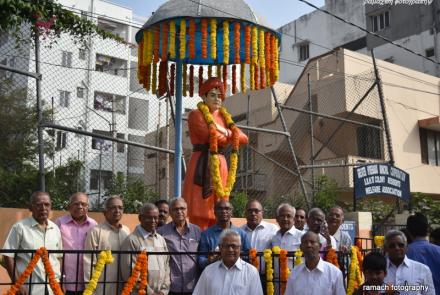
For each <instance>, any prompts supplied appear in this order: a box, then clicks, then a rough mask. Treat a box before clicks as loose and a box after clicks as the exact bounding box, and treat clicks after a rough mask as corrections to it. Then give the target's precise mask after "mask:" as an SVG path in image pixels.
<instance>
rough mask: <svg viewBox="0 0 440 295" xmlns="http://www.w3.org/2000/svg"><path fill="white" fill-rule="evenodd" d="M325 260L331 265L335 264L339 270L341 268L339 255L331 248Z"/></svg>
mask: <svg viewBox="0 0 440 295" xmlns="http://www.w3.org/2000/svg"><path fill="white" fill-rule="evenodd" d="M325 260H326V261H327V262H330V263H331V264H333V265H334V266H336V267H337V268H339V262H338V255H337V254H336V250H335V249H333V248H331V249H330V250H328V251H327V256H326V258H325Z"/></svg>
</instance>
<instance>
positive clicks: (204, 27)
mask: <svg viewBox="0 0 440 295" xmlns="http://www.w3.org/2000/svg"><path fill="white" fill-rule="evenodd" d="M201 31H202V40H201V41H202V46H201V47H202V58H208V20H207V19H205V18H204V19H202V20H201Z"/></svg>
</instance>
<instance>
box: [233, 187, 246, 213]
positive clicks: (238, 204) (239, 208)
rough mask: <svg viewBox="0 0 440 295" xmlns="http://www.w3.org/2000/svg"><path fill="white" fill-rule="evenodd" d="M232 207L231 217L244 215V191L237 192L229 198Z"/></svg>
mask: <svg viewBox="0 0 440 295" xmlns="http://www.w3.org/2000/svg"><path fill="white" fill-rule="evenodd" d="M229 201H230V202H231V204H232V206H233V207H234V212H233V215H232V216H233V217H245V210H246V203H247V201H248V197H247V195H246V193H245V192H237V193H234V194H233V195H232V196H231V199H230V200H229Z"/></svg>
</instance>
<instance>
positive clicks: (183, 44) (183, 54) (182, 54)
mask: <svg viewBox="0 0 440 295" xmlns="http://www.w3.org/2000/svg"><path fill="white" fill-rule="evenodd" d="M179 41H180V48H179V58H180V59H184V58H185V57H186V19H182V20H181V21H180V35H179Z"/></svg>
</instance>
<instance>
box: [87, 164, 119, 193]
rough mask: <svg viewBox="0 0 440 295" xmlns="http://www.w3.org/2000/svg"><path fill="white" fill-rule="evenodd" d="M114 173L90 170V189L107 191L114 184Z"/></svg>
mask: <svg viewBox="0 0 440 295" xmlns="http://www.w3.org/2000/svg"><path fill="white" fill-rule="evenodd" d="M112 179H113V173H112V172H111V171H105V170H94V169H92V170H90V189H91V190H99V189H100V190H101V191H102V190H107V189H109V188H110V186H111V184H112Z"/></svg>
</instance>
